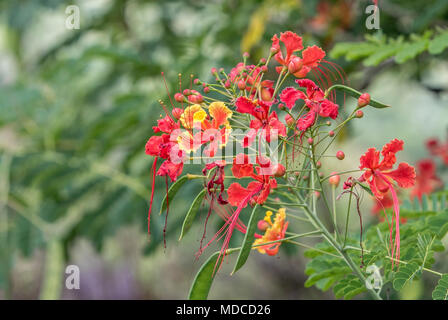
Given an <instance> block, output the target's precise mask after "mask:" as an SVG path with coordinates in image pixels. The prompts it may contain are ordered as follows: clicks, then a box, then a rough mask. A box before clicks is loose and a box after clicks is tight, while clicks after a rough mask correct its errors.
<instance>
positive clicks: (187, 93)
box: [183, 89, 191, 96]
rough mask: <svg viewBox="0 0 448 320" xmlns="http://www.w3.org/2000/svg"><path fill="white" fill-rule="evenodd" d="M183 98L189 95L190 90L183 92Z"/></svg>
mask: <svg viewBox="0 0 448 320" xmlns="http://www.w3.org/2000/svg"><path fill="white" fill-rule="evenodd" d="M183 94H184V96H189V95H190V94H191V90H190V89H185V90H184V91H183Z"/></svg>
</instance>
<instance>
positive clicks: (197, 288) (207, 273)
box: [188, 248, 240, 300]
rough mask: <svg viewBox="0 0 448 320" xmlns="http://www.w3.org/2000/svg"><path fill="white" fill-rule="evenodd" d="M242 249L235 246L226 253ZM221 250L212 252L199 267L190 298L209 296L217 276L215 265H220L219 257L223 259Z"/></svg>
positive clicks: (201, 298) (203, 298) (199, 298)
mask: <svg viewBox="0 0 448 320" xmlns="http://www.w3.org/2000/svg"><path fill="white" fill-rule="evenodd" d="M238 250H240V248H234V249H229V250H227V252H226V254H227V255H228V254H231V253H233V252H235V251H238ZM222 258H223V257H222V256H220V252H219V251H217V252H215V253H214V254H212V255H211V256H210V257H209V258H208V259H207V261H205V262H204V264H203V265H202V266H201V268H200V269H199V271H198V273H197V274H196V277H195V278H194V281H193V284H192V285H191V288H190V293H189V294H188V299H190V300H205V299H207V297H208V293H209V292H210V288H211V286H212V283H213V279H214V278H215V273H214V271H215V266H217V265H219V262H220V261H218V259H222Z"/></svg>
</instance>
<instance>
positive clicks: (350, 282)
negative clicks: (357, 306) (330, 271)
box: [333, 274, 367, 300]
mask: <svg viewBox="0 0 448 320" xmlns="http://www.w3.org/2000/svg"><path fill="white" fill-rule="evenodd" d="M366 290H367V289H366V287H365V285H364V284H363V283H362V282H361V280H359V279H358V278H357V277H356V276H354V275H352V274H351V275H348V276H347V277H346V278H344V279H342V280H341V281H340V282H339V283H338V284H337V285H335V286H334V288H333V292H334V295H335V297H336V298H342V297H344V299H346V300H348V299H352V298H353V297H354V296H356V295H358V294H361V293H363V292H364V291H366Z"/></svg>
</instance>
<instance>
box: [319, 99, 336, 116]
mask: <svg viewBox="0 0 448 320" xmlns="http://www.w3.org/2000/svg"><path fill="white" fill-rule="evenodd" d="M338 108H339V106H338V105H337V104H335V103H333V102H331V101H330V100H327V99H325V100H324V101H322V104H321V106H320V111H319V115H320V116H321V117H330V118H331V119H336V118H337V116H338Z"/></svg>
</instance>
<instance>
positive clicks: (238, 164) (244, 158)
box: [231, 153, 254, 179]
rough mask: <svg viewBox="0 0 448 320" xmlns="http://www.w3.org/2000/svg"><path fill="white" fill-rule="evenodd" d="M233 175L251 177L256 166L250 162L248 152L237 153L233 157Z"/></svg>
mask: <svg viewBox="0 0 448 320" xmlns="http://www.w3.org/2000/svg"><path fill="white" fill-rule="evenodd" d="M231 170H232V173H233V176H234V177H236V178H238V179H239V178H242V177H250V176H252V174H253V172H254V166H253V164H252V163H250V158H249V156H248V155H247V154H243V153H240V154H237V156H236V157H235V158H234V159H233V166H232V169H231Z"/></svg>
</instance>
